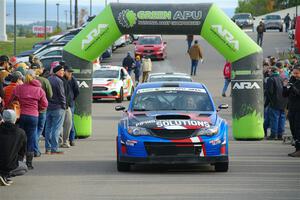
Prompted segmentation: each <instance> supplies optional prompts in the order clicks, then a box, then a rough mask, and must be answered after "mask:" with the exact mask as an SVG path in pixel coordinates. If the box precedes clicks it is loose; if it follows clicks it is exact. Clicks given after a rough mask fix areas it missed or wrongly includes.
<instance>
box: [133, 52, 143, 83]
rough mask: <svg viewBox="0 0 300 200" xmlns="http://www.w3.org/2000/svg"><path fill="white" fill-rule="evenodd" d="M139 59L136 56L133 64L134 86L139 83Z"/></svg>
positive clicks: (140, 64)
mask: <svg viewBox="0 0 300 200" xmlns="http://www.w3.org/2000/svg"><path fill="white" fill-rule="evenodd" d="M141 66H142V63H141V57H140V56H139V55H137V56H136V57H135V64H134V77H135V79H134V80H135V84H136V85H137V84H138V83H139V82H140V76H141Z"/></svg>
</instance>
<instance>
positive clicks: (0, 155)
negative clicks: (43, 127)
mask: <svg viewBox="0 0 300 200" xmlns="http://www.w3.org/2000/svg"><path fill="white" fill-rule="evenodd" d="M3 121H4V122H3V123H1V124H0V184H2V185H3V186H8V185H11V184H12V181H11V180H10V178H11V177H15V176H22V175H24V174H25V173H26V172H27V171H28V168H27V166H26V164H25V163H24V162H23V159H24V156H25V153H26V135H25V132H24V130H22V129H21V128H18V126H16V125H15V122H16V114H15V112H14V111H13V110H5V111H4V112H3Z"/></svg>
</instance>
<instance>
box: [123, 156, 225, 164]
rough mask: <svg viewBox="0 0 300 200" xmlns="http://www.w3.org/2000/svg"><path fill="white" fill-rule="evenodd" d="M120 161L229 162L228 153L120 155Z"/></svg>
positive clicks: (146, 162)
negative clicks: (202, 155) (203, 154)
mask: <svg viewBox="0 0 300 200" xmlns="http://www.w3.org/2000/svg"><path fill="white" fill-rule="evenodd" d="M119 161H120V162H126V163H131V164H215V163H222V162H223V163H226V162H229V158H228V156H226V155H222V156H206V157H199V156H148V157H128V156H120V157H119Z"/></svg>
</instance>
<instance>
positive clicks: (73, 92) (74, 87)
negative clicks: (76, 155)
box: [66, 67, 79, 146]
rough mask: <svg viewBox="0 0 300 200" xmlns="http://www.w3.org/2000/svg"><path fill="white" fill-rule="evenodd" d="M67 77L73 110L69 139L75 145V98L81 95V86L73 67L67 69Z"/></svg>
mask: <svg viewBox="0 0 300 200" xmlns="http://www.w3.org/2000/svg"><path fill="white" fill-rule="evenodd" d="M66 77H67V79H68V80H69V79H70V80H69V81H68V84H69V87H70V97H71V98H70V108H71V111H72V126H71V131H70V136H69V141H70V145H71V146H75V136H76V133H75V126H74V111H75V100H76V99H77V97H78V95H79V86H78V83H77V80H76V78H75V77H74V76H73V70H72V68H71V67H70V68H68V67H67V69H66Z"/></svg>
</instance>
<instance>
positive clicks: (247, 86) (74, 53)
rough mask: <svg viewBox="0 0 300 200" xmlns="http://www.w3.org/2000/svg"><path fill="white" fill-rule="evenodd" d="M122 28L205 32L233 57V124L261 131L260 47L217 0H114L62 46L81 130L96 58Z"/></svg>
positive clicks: (248, 135) (258, 135) (252, 133)
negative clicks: (74, 82) (213, 0)
mask: <svg viewBox="0 0 300 200" xmlns="http://www.w3.org/2000/svg"><path fill="white" fill-rule="evenodd" d="M123 34H169V35H188V34H193V35H198V34H199V35H201V36H202V37H203V38H204V39H205V40H206V41H208V42H209V43H210V44H211V45H212V46H213V47H214V48H216V49H217V50H218V52H219V53H220V54H222V55H223V56H224V57H225V58H226V59H227V60H229V61H230V62H231V63H232V118H233V121H232V124H233V125H232V127H233V136H234V138H235V139H240V140H243V139H245V140H251V139H254V140H257V139H262V138H263V137H264V132H263V77H262V49H261V48H260V47H259V46H258V45H257V44H256V43H255V42H254V41H253V40H252V39H251V38H250V37H248V35H247V34H245V33H244V32H243V31H242V30H241V29H240V28H239V27H238V26H236V25H235V23H233V22H232V21H231V19H230V18H229V17H228V16H227V15H226V14H225V13H224V12H223V11H222V10H221V9H220V8H218V7H217V6H216V5H215V4H126V3H111V4H110V5H108V6H107V7H106V8H105V9H104V10H103V11H102V12H101V13H100V14H99V15H98V16H97V17H95V18H94V19H93V21H91V22H90V23H89V24H88V25H87V26H86V27H85V28H84V29H83V30H82V31H81V32H80V33H79V34H78V35H77V36H76V37H75V38H74V39H73V40H72V41H70V42H69V43H68V44H67V45H66V46H65V48H64V52H63V58H64V60H65V61H66V63H67V65H70V66H72V67H73V68H74V71H75V72H74V73H75V76H76V77H77V79H78V81H79V83H80V96H79V98H78V100H77V101H76V109H75V127H76V130H77V135H78V136H82V137H88V136H89V135H90V134H91V132H92V116H91V105H92V73H93V67H92V61H93V60H95V59H96V58H97V57H99V55H100V54H101V53H103V52H104V51H105V50H106V49H107V48H108V47H109V46H110V45H111V44H112V43H113V42H114V41H115V40H117V39H118V38H119V37H120V36H121V35H123Z"/></svg>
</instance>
